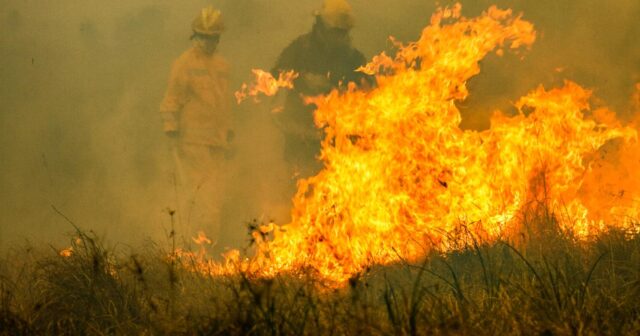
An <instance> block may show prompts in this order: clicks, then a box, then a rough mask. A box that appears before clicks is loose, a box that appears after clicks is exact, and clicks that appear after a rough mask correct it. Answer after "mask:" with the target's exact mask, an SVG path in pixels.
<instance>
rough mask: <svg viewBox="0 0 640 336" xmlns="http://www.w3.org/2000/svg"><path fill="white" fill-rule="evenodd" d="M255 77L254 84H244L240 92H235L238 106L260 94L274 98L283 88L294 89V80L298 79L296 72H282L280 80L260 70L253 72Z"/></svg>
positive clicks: (279, 75)
mask: <svg viewBox="0 0 640 336" xmlns="http://www.w3.org/2000/svg"><path fill="white" fill-rule="evenodd" d="M251 71H252V72H253V75H254V76H255V81H254V83H252V84H250V85H247V84H246V83H245V84H242V87H241V88H240V90H239V91H236V92H235V96H236V100H237V102H238V104H240V103H241V102H243V101H244V100H245V99H247V98H248V97H257V96H258V95H259V94H260V93H262V94H264V95H266V96H274V95H275V94H276V93H278V90H280V89H281V88H285V89H292V88H293V80H294V79H296V78H297V77H298V74H297V73H296V72H294V71H287V72H281V73H280V74H278V78H274V77H273V75H271V74H270V73H269V72H266V71H264V70H260V69H253V70H251Z"/></svg>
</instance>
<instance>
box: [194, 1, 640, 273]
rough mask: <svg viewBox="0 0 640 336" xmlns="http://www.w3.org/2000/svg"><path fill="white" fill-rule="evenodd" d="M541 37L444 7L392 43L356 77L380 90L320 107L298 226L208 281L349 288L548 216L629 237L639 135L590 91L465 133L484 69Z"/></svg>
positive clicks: (502, 16) (555, 96) (211, 266)
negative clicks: (319, 165) (463, 106)
mask: <svg viewBox="0 0 640 336" xmlns="http://www.w3.org/2000/svg"><path fill="white" fill-rule="evenodd" d="M535 39H536V32H535V30H534V27H533V25H532V24H531V23H529V22H527V21H524V20H523V19H521V18H520V17H519V16H514V15H513V14H512V12H511V11H510V10H500V9H498V8H496V7H491V8H489V9H488V10H487V11H486V12H484V13H483V14H482V15H481V16H479V17H477V18H464V17H462V16H461V15H460V5H456V6H455V7H453V8H452V9H441V10H438V11H437V12H436V13H435V14H434V15H433V17H432V18H431V22H430V25H429V26H427V27H426V28H425V29H424V30H423V31H422V35H421V37H420V39H419V40H418V41H417V42H414V43H410V44H406V45H402V44H400V43H396V45H397V47H398V52H397V54H396V56H395V57H394V58H391V57H389V56H387V55H385V54H381V55H379V56H377V57H375V58H374V59H373V61H372V62H371V63H369V64H368V65H366V66H364V67H362V68H361V69H360V71H364V72H367V73H369V74H372V75H375V76H376V78H377V86H376V87H375V88H373V89H371V90H368V91H363V90H359V89H358V88H357V87H356V86H355V85H353V84H350V85H349V88H348V90H347V91H346V92H342V93H341V92H339V91H337V90H336V91H333V92H331V93H330V94H328V95H327V96H324V97H319V98H313V99H312V101H313V102H314V103H315V104H317V106H318V109H317V111H316V114H315V122H316V124H317V126H318V127H321V128H323V129H324V131H325V138H324V140H323V142H322V153H321V159H322V161H323V162H324V169H323V170H322V171H321V172H320V173H319V174H318V175H317V176H313V177H311V178H308V179H305V180H301V181H299V182H298V192H297V194H296V195H295V197H294V199H293V205H294V207H293V210H292V223H290V224H289V225H285V226H277V225H273V224H270V225H268V226H265V227H263V228H261V230H259V231H257V232H254V239H255V240H256V242H257V253H256V255H255V256H254V257H252V258H250V259H246V260H241V259H240V256H239V254H237V253H234V254H233V255H230V256H229V257H228V259H227V263H226V264H225V265H220V264H215V263H210V262H204V263H203V264H202V267H203V270H204V269H206V270H207V271H208V272H211V273H213V274H229V273H234V272H236V271H237V270H238V269H240V270H243V271H245V272H248V273H249V274H252V275H255V276H267V277H268V276H273V275H276V274H278V273H281V272H293V273H295V272H297V271H301V270H305V271H309V270H311V271H312V272H314V273H315V274H316V275H317V276H318V277H319V278H320V279H325V280H329V281H333V282H335V283H342V282H344V281H345V280H347V279H349V278H350V277H352V276H353V275H355V274H358V273H359V272H362V271H363V270H365V269H366V268H367V267H368V266H370V265H372V264H389V263H393V262H397V261H399V260H410V261H413V260H418V259H420V258H422V257H424V256H425V254H426V253H427V251H429V250H430V249H431V248H433V247H438V248H444V249H448V248H455V246H454V243H453V240H451V239H450V237H451V236H455V235H456V234H458V235H459V233H460V232H467V233H470V234H473V235H474V236H475V237H477V238H479V239H482V240H483V241H489V242H490V241H494V240H496V239H498V238H509V237H513V236H514V235H516V234H517V233H518V232H519V230H521V229H522V227H521V226H522V225H523V214H524V213H526V212H528V211H535V209H536V207H539V206H540V205H543V206H544V207H545V209H548V210H549V211H550V212H551V213H552V214H553V216H554V218H555V219H556V220H557V222H558V225H559V226H560V228H562V229H563V230H565V231H567V232H571V233H573V234H575V235H576V236H577V237H580V238H585V239H586V238H588V237H590V236H591V235H594V234H597V233H599V232H602V230H604V229H606V226H605V224H606V225H607V226H615V227H630V226H631V225H632V224H633V222H632V220H634V219H637V218H638V210H639V209H640V207H639V204H638V201H639V200H640V195H639V193H640V182H639V180H638V177H637V175H635V176H634V174H635V172H636V171H637V170H638V167H639V166H640V164H639V162H638V160H639V159H640V150H639V146H638V144H637V141H636V140H637V139H636V138H637V131H636V129H635V128H634V127H632V126H628V127H624V126H622V125H621V123H620V122H619V121H617V119H616V117H615V114H614V113H613V112H611V111H609V110H606V109H598V110H595V111H592V110H591V107H590V104H589V102H590V97H591V91H589V90H586V89H584V88H582V87H580V86H579V85H578V84H575V83H573V82H570V81H567V82H565V84H564V86H562V87H559V88H553V89H545V88H543V87H538V88H535V89H534V90H533V91H531V92H530V93H529V94H528V95H526V96H525V97H522V98H520V99H519V100H518V101H517V102H516V103H515V107H516V108H517V111H518V113H517V114H516V115H514V116H508V115H505V114H504V113H501V112H499V111H497V112H495V113H494V115H493V116H492V118H491V128H490V129H489V130H486V131H482V132H478V131H471V130H466V131H465V130H461V129H460V127H459V125H460V121H461V115H460V111H459V110H458V108H457V107H456V104H455V103H456V102H458V101H462V100H464V99H465V98H466V97H467V95H468V91H467V87H466V82H467V81H468V80H469V79H470V78H471V77H473V76H475V75H477V74H478V73H479V71H480V69H479V66H478V62H479V61H480V60H482V59H483V58H484V57H485V56H486V55H487V54H488V53H490V52H497V53H499V54H502V53H504V52H508V51H511V52H521V51H522V49H523V48H525V49H526V48H529V47H530V46H531V45H532V44H533V43H534V41H535ZM638 89H639V92H640V87H639V88H638ZM609 147H610V148H612V149H611V150H612V151H614V152H615V155H617V156H616V158H615V160H610V159H611V158H609V157H607V155H609V154H606V153H605V151H606V148H609Z"/></svg>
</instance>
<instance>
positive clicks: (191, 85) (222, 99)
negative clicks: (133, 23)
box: [160, 7, 233, 235]
mask: <svg viewBox="0 0 640 336" xmlns="http://www.w3.org/2000/svg"><path fill="white" fill-rule="evenodd" d="M192 30H193V35H192V36H191V40H192V41H193V46H192V47H191V48H190V49H188V50H187V51H185V52H184V53H183V54H182V55H181V56H180V57H179V58H178V59H177V60H176V61H175V62H174V64H173V67H172V69H171V74H170V78H169V85H168V88H167V91H166V94H165V96H164V99H163V101H162V104H161V107H160V112H161V114H162V119H163V121H164V132H165V134H166V135H167V136H168V137H169V138H170V139H171V142H172V143H173V145H172V147H173V155H174V159H175V161H176V162H175V163H176V175H177V180H178V182H179V185H180V187H181V192H180V193H179V194H180V195H179V196H180V197H179V198H180V199H181V200H179V201H178V203H179V204H178V212H180V213H179V214H178V215H179V218H180V221H181V224H182V225H181V226H182V229H183V230H184V232H183V234H185V235H192V234H194V233H195V231H196V230H204V231H205V232H206V233H208V234H211V235H217V233H218V231H219V227H220V218H219V217H220V206H221V203H222V196H223V192H224V189H225V188H224V180H225V178H224V177H225V167H224V165H225V155H226V153H227V151H228V149H229V146H230V141H231V140H232V137H233V131H232V127H231V123H232V118H231V113H230V108H231V96H230V94H229V88H228V86H229V80H228V76H229V65H228V63H227V62H226V61H225V60H224V58H223V57H222V56H220V55H219V54H218V52H217V47H218V43H219V41H220V35H221V34H222V32H223V30H224V25H223V21H222V16H221V13H220V11H218V10H215V9H214V8H212V7H209V8H204V9H202V11H201V13H200V15H198V16H197V17H196V18H195V20H194V21H193V24H192Z"/></svg>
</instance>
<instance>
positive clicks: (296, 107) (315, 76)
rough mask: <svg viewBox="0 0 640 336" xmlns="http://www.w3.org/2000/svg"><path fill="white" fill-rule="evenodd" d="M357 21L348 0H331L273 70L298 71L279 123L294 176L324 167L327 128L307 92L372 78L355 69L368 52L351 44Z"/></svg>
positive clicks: (310, 173) (279, 58) (280, 114)
mask: <svg viewBox="0 0 640 336" xmlns="http://www.w3.org/2000/svg"><path fill="white" fill-rule="evenodd" d="M353 26H354V17H353V14H352V9H351V6H350V5H349V4H348V3H347V2H346V1H344V0H326V1H325V2H324V5H323V7H322V9H321V10H319V11H318V12H317V13H315V22H314V24H313V27H312V29H311V32H309V33H307V34H304V35H301V36H300V37H298V38H296V39H295V40H294V41H293V42H292V43H291V44H290V45H289V46H288V47H286V48H285V49H284V50H283V51H282V53H281V54H280V56H279V57H278V59H277V61H276V64H275V66H274V68H273V69H272V71H271V72H272V74H273V75H274V76H277V74H278V73H279V72H280V71H288V70H295V71H296V72H297V73H298V74H299V77H298V78H297V79H296V80H295V81H294V89H293V90H292V91H290V92H289V93H288V94H287V96H286V98H285V102H284V108H283V110H282V112H280V113H279V114H277V115H276V117H275V122H276V124H277V126H278V128H279V129H280V130H281V131H282V133H283V136H284V159H285V160H286V162H287V163H288V166H289V170H290V173H291V176H295V177H309V176H312V175H315V174H316V173H317V172H318V171H319V170H320V168H321V163H320V162H319V160H318V159H317V156H318V155H319V154H320V141H321V136H322V131H321V130H320V129H318V128H317V127H316V126H315V124H314V120H313V111H314V110H315V106H314V105H305V103H304V99H303V96H307V97H313V96H317V95H320V94H327V93H329V92H330V91H331V89H333V88H337V87H338V86H339V84H340V83H344V86H346V84H347V83H348V82H355V83H356V84H361V83H362V82H363V80H364V81H365V82H367V81H370V78H367V76H366V75H364V74H363V73H360V72H356V71H355V70H356V69H357V68H358V67H360V66H362V65H364V64H366V59H365V57H364V56H363V54H362V53H361V52H360V51H358V50H356V49H355V48H354V47H353V46H352V45H351V37H350V31H351V29H352V28H353Z"/></svg>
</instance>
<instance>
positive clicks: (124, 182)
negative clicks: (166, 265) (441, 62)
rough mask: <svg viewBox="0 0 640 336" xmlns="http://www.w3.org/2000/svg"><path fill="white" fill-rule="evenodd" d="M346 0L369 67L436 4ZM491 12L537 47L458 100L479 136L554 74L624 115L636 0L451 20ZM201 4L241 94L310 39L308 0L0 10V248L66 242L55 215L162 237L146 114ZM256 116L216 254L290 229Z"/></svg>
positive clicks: (167, 181)
mask: <svg viewBox="0 0 640 336" xmlns="http://www.w3.org/2000/svg"><path fill="white" fill-rule="evenodd" d="M351 3H352V5H353V8H354V12H355V15H356V17H357V23H356V28H355V29H354V31H353V41H354V44H355V46H356V47H358V48H359V49H360V50H362V51H363V53H364V54H365V55H366V56H367V57H371V56H373V55H374V54H377V53H378V52H380V51H383V50H389V49H390V47H391V44H390V43H389V41H388V36H389V35H393V36H395V37H396V38H397V39H398V40H400V41H410V40H413V39H415V38H416V37H417V36H418V35H419V33H420V31H421V30H422V28H423V27H424V26H425V25H426V24H427V23H428V22H429V17H430V15H431V13H432V12H433V10H434V9H435V8H436V4H435V2H434V1H422V0H397V1H390V0H353V1H351ZM451 3H452V2H450V1H442V2H441V4H443V5H446V4H451ZM493 3H496V4H497V5H499V6H500V7H511V8H513V9H514V10H515V12H524V18H525V19H528V20H530V21H532V22H533V23H534V24H535V26H536V28H537V30H538V32H539V39H538V41H537V42H536V44H534V46H533V49H532V51H531V52H529V53H526V54H525V58H524V59H523V60H521V59H520V58H519V57H516V56H510V55H508V54H507V55H505V56H504V57H502V58H500V57H497V56H491V57H489V58H488V59H486V60H485V61H483V64H482V67H483V73H482V74H481V75H479V76H478V77H476V78H474V79H473V80H472V81H471V83H470V89H471V96H470V97H469V99H468V100H467V101H466V102H462V103H461V104H460V108H461V109H462V111H463V114H464V118H465V119H464V121H463V126H464V127H470V128H486V127H488V116H489V115H490V113H491V112H492V111H493V110H494V109H495V108H501V109H508V106H509V102H510V101H513V100H515V99H516V98H517V97H519V96H521V95H523V94H525V93H526V92H527V91H529V90H531V89H533V88H535V87H536V86H537V85H538V84H544V85H545V86H552V85H558V84H559V83H561V82H562V80H564V79H565V78H567V79H571V80H574V81H577V82H578V83H580V84H583V85H585V86H587V87H590V88H594V89H595V92H596V95H597V96H598V97H599V98H602V99H603V100H605V101H607V102H609V103H610V104H612V105H613V106H614V107H615V108H616V109H617V110H619V111H624V109H625V107H626V103H627V98H628V97H629V96H630V94H631V90H632V87H633V84H634V83H635V82H637V81H639V80H640V77H639V76H638V75H639V74H640V28H639V27H640V25H638V24H637V18H638V17H640V3H638V2H637V1H635V0H615V1H608V2H606V3H604V2H602V1H595V0H588V1H580V2H577V1H570V0H561V1H558V0H556V1H524V0H522V1H517V0H511V1H508V0H504V1H496V2H490V1H477V0H476V1H463V13H464V14H465V15H467V16H473V15H477V14H479V13H480V11H482V10H484V9H486V8H487V7H488V6H489V5H491V4H493ZM209 4H213V5H214V6H216V7H218V8H220V9H221V10H222V11H223V15H224V17H225V21H226V26H227V31H226V33H225V34H224V35H223V39H222V42H221V45H220V52H221V53H222V54H223V55H224V56H226V58H227V59H228V60H229V61H230V62H231V63H232V66H233V74H232V87H233V88H239V86H240V84H241V83H242V82H246V81H249V80H251V77H250V69H251V68H262V69H269V68H271V66H272V65H273V63H274V62H275V59H276V57H277V55H278V54H279V52H280V51H281V50H282V49H283V48H284V47H285V46H286V45H287V44H288V43H289V42H290V41H291V40H292V39H294V38H295V37H296V36H298V35H300V34H302V33H305V32H307V31H308V30H309V29H310V27H311V24H312V21H313V17H312V13H313V11H314V9H317V8H318V7H319V6H320V4H321V1H320V0H313V1H311V0H296V1H293V0H287V1H285V0H220V1H195V0H183V1H173V0H133V1H126V2H125V1H100V0H62V1H44V0H43V1H33V0H31V1H24V0H2V1H0V81H1V82H0V108H1V114H0V206H1V207H2V210H1V211H0V247H5V246H7V245H9V243H11V242H14V241H16V240H22V239H31V240H35V241H46V242H59V241H61V240H63V239H66V236H65V233H68V232H71V231H73V228H72V226H71V225H70V224H69V223H67V221H66V220H65V219H64V218H62V216H60V215H59V214H57V213H56V212H55V211H54V210H53V209H52V206H55V207H56V208H57V209H59V211H60V212H62V213H64V214H65V215H66V216H67V217H68V218H69V219H71V220H72V221H73V222H74V223H75V224H77V225H78V226H80V227H82V228H85V229H91V230H94V231H95V232H97V233H98V234H99V235H102V236H105V237H107V238H108V239H109V240H110V241H112V242H120V241H122V242H126V243H137V242H139V241H140V240H142V239H145V238H147V237H148V238H151V239H154V240H162V239H164V238H165V237H166V233H167V231H168V230H169V227H170V216H169V214H168V213H167V211H166V209H167V207H171V206H172V204H174V201H175V192H174V189H173V185H172V181H173V180H172V174H173V172H172V169H173V168H172V164H171V159H170V156H169V153H168V150H167V143H166V139H165V138H164V135H163V133H162V130H161V123H160V116H159V113H158V107H159V103H160V100H161V98H162V96H163V94H164V90H165V88H166V84H167V77H168V72H169V68H170V65H171V63H172V61H173V60H174V59H175V58H176V57H177V56H178V55H180V53H181V52H182V51H184V50H185V49H186V48H188V47H189V45H190V42H189V39H188V38H189V35H190V23H191V21H192V19H193V17H194V16H195V15H196V14H197V13H198V11H199V9H200V8H201V7H203V6H205V5H209ZM265 111H267V109H265V108H264V107H263V106H260V105H253V104H251V103H244V104H243V105H241V106H237V107H236V109H235V111H234V116H235V119H236V124H237V145H238V154H237V156H236V157H235V159H234V161H233V163H232V169H233V175H232V176H233V177H232V178H231V183H230V184H231V189H230V190H229V192H228V193H227V199H226V200H225V207H224V210H223V214H224V218H225V219H224V229H223V232H222V236H221V238H220V239H221V242H220V244H221V245H225V246H226V245H235V246H238V245H242V244H243V243H244V242H243V239H244V233H245V229H244V223H246V222H248V221H250V220H252V219H254V218H255V219H257V220H259V221H260V220H271V219H273V220H276V221H278V222H285V221H286V220H287V219H288V218H287V217H288V211H289V209H288V207H289V203H288V199H287V195H286V193H285V192H284V191H283V185H286V179H287V178H288V177H287V176H286V173H285V172H284V166H283V163H282V159H281V157H282V148H281V147H282V146H281V139H280V137H279V134H278V131H277V130H276V128H275V127H274V126H273V125H272V123H271V121H270V116H269V114H268V112H265Z"/></svg>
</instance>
